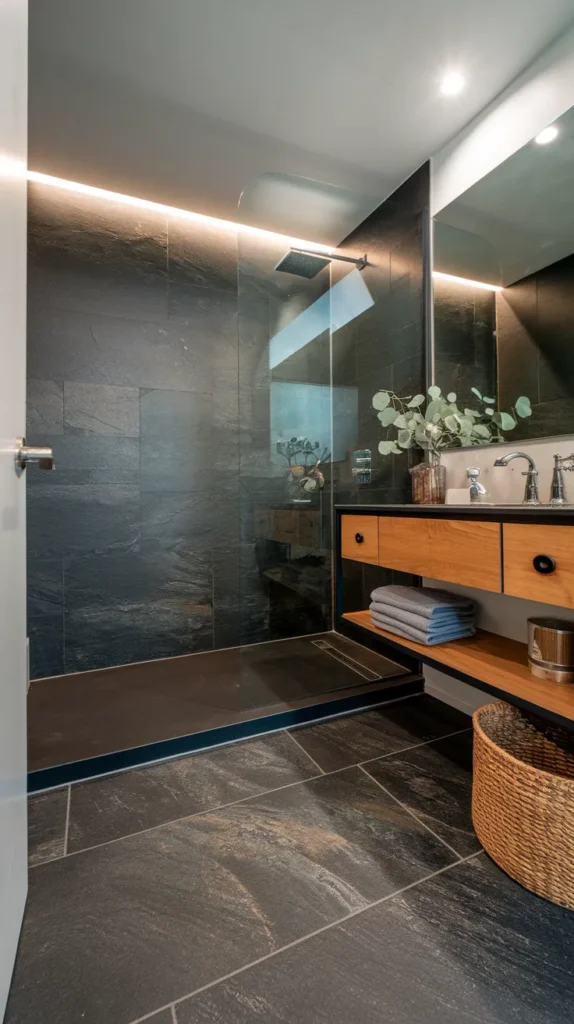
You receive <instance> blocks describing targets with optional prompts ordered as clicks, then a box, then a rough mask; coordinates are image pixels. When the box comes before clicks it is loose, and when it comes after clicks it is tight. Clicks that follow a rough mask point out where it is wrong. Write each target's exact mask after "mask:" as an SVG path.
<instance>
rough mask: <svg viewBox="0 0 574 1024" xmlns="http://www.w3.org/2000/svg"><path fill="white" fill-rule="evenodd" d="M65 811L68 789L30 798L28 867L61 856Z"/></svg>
mask: <svg viewBox="0 0 574 1024" xmlns="http://www.w3.org/2000/svg"><path fill="white" fill-rule="evenodd" d="M67 811H68V787H67V786H65V787H64V788H63V789H54V790H52V791H51V792H48V793H39V794H38V795H37V796H31V797H30V798H29V800H28V863H29V864H30V866H31V867H32V866H34V865H36V864H42V863H43V861H46V860H54V859H55V858H56V857H63V856H64V853H65V849H64V847H65V840H66V815H67Z"/></svg>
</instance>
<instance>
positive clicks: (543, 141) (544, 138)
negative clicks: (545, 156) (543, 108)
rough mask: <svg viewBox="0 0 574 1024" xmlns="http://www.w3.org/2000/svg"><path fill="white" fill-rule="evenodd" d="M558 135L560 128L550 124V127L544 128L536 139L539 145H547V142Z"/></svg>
mask: <svg viewBox="0 0 574 1024" xmlns="http://www.w3.org/2000/svg"><path fill="white" fill-rule="evenodd" d="M557 135H558V129H557V127H556V125H555V124H549V125H548V128H543V130H542V131H541V132H540V133H539V134H538V135H537V136H536V138H535V139H534V141H535V142H537V143H538V145H539V146H546V145H547V143H549V142H553V141H554V139H555V138H556V136H557Z"/></svg>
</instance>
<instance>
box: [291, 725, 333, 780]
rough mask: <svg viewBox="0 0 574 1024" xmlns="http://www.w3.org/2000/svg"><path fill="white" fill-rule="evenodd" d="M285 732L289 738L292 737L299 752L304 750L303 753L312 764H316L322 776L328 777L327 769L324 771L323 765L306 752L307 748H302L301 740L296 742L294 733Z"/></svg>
mask: <svg viewBox="0 0 574 1024" xmlns="http://www.w3.org/2000/svg"><path fill="white" fill-rule="evenodd" d="M285 732H286V733H287V735H288V736H290V737H291V739H292V740H293V743H294V744H295V746H296V747H297V748H298V749H299V750H302V751H303V753H304V754H305V757H308V758H309V760H310V761H311V762H312V764H314V765H315V768H318V769H319V771H320V772H321V775H327V774H328V773H327V772H326V771H325V769H324V768H321V765H320V764H319V762H318V761H316V760H315V758H314V757H311V755H310V754H308V753H307V751H306V750H305V747H302V746H301V744H300V743H299V740H296V739H295V737H294V735H293V733H292V732H289V730H288V729H285Z"/></svg>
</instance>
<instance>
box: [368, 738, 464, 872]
mask: <svg viewBox="0 0 574 1024" xmlns="http://www.w3.org/2000/svg"><path fill="white" fill-rule="evenodd" d="M364 767H365V770H366V771H368V773H369V775H372V777H373V778H374V779H376V780H377V782H380V783H381V785H382V786H384V787H385V789H387V790H388V791H389V793H392V795H393V796H394V797H396V798H397V800H400V801H401V803H402V804H404V805H405V806H406V807H408V808H409V810H410V811H413V813H414V814H416V815H417V817H419V818H420V819H421V821H423V822H424V823H425V825H428V826H429V828H431V829H432V830H433V832H434V833H435V834H436V835H437V836H439V837H440V838H441V839H444V841H445V842H446V843H448V844H449V846H451V847H453V848H454V849H455V850H456V851H457V853H459V854H460V855H461V856H462V857H466V856H468V855H469V854H471V853H475V852H476V851H477V850H479V849H480V843H479V842H478V839H477V838H476V835H475V834H474V829H473V827H472V813H471V796H472V731H471V730H469V732H468V733H461V734H460V735H459V736H451V737H450V738H449V739H445V740H436V741H435V742H434V743H429V744H427V745H426V746H424V747H416V748H415V749H414V750H407V751H404V753H402V754H391V755H390V757H384V758H381V759H380V760H377V761H369V763H368V764H366V765H365V766H364Z"/></svg>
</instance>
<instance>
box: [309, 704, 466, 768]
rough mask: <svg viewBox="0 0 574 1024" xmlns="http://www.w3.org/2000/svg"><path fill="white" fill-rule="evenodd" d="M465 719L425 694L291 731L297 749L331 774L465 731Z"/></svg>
mask: <svg viewBox="0 0 574 1024" xmlns="http://www.w3.org/2000/svg"><path fill="white" fill-rule="evenodd" d="M470 724H471V720H470V718H469V716H468V715H465V714H463V713H462V711H457V710H456V708H452V707H450V706H449V705H448V704H445V703H443V701H440V700H436V699H435V698H434V697H430V696H428V695H427V694H423V695H421V696H419V697H410V698H408V699H407V700H401V701H397V702H396V703H395V704H389V705H388V706H386V707H385V706H384V705H383V706H382V707H380V708H377V709H376V710H373V711H365V712H363V713H361V714H358V715H344V716H343V717H341V718H333V719H331V720H330V721H328V722H320V723H318V724H317V725H309V726H302V727H300V728H297V729H295V730H294V731H295V733H296V736H297V739H298V741H299V743H300V744H301V746H302V747H303V748H304V749H305V750H306V751H307V753H309V754H310V755H311V757H313V759H314V760H315V761H317V762H318V763H319V764H320V765H321V768H323V769H324V770H325V771H336V770H337V769H338V768H345V767H346V766H347V765H351V764H358V763H360V762H362V761H368V760H370V759H371V758H375V757H381V756H382V755H384V754H393V753H395V752H397V751H399V750H405V749H406V748H407V747H413V746H416V745H417V744H419V743H426V742H427V741H428V740H434V739H439V738H440V737H441V736H446V735H447V734H448V733H452V732H456V731H457V730H458V729H465V728H469V727H470Z"/></svg>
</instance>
